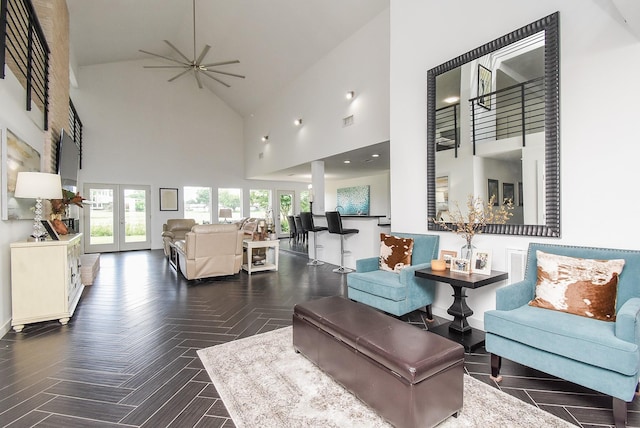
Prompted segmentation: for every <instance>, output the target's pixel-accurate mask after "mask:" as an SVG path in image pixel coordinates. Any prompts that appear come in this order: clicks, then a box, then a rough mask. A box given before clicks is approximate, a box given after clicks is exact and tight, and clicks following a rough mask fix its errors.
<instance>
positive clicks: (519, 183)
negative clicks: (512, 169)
mask: <svg viewBox="0 0 640 428" xmlns="http://www.w3.org/2000/svg"><path fill="white" fill-rule="evenodd" d="M518 205H520V206H523V205H524V195H523V192H522V181H519V182H518Z"/></svg>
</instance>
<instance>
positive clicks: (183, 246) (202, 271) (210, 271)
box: [174, 224, 244, 280]
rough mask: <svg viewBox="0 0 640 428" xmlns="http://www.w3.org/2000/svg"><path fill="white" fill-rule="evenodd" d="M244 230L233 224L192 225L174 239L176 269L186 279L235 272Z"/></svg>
mask: <svg viewBox="0 0 640 428" xmlns="http://www.w3.org/2000/svg"><path fill="white" fill-rule="evenodd" d="M243 238H244V231H243V230H242V229H238V226H237V225H235V224H203V225H195V226H193V227H192V228H191V231H190V232H187V233H186V234H185V240H184V241H176V242H174V245H175V247H176V249H177V252H178V268H179V271H180V273H182V275H184V277H185V278H186V279H189V280H191V279H201V278H209V277H214V276H223V275H235V274H237V273H238V272H240V267H241V266H242V240H243Z"/></svg>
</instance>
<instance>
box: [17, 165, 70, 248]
mask: <svg viewBox="0 0 640 428" xmlns="http://www.w3.org/2000/svg"><path fill="white" fill-rule="evenodd" d="M13 196H14V197H16V198H30V199H35V200H36V209H35V218H34V219H33V235H31V236H32V237H33V238H34V239H35V240H36V241H43V240H44V237H45V235H46V233H45V231H44V229H43V227H42V200H43V199H62V182H61V180H60V176H59V175H57V174H48V173H45V172H19V173H18V178H17V179H16V190H15V192H14V194H13Z"/></svg>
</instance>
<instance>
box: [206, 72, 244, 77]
mask: <svg viewBox="0 0 640 428" xmlns="http://www.w3.org/2000/svg"><path fill="white" fill-rule="evenodd" d="M203 71H207V72H209V73H219V74H224V75H227V76H233V77H239V78H240V79H244V78H245V76H242V75H240V74H233V73H227V72H226V71H218V70H203Z"/></svg>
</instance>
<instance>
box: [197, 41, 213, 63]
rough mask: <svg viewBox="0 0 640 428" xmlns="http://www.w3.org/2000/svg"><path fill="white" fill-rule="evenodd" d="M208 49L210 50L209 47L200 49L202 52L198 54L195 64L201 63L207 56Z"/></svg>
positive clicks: (205, 46)
mask: <svg viewBox="0 0 640 428" xmlns="http://www.w3.org/2000/svg"><path fill="white" fill-rule="evenodd" d="M209 49H211V46H209V45H204V48H203V49H202V52H201V53H200V56H199V57H198V59H197V60H196V64H200V63H201V62H202V60H203V59H204V57H205V56H206V55H207V52H209Z"/></svg>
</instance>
